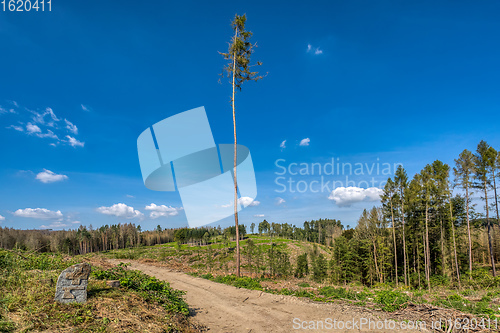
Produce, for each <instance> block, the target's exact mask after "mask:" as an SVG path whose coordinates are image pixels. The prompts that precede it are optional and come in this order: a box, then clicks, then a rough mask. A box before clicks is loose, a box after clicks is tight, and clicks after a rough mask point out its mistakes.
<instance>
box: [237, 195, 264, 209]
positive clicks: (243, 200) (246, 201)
mask: <svg viewBox="0 0 500 333" xmlns="http://www.w3.org/2000/svg"><path fill="white" fill-rule="evenodd" d="M238 203H239V204H240V205H243V207H247V206H258V205H260V201H257V200H254V199H252V198H250V197H241V198H239V199H238Z"/></svg>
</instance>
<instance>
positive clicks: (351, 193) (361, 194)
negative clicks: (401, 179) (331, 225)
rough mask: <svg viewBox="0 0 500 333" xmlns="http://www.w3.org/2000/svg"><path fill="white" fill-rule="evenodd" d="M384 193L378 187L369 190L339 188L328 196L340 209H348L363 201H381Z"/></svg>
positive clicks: (351, 187)
mask: <svg viewBox="0 0 500 333" xmlns="http://www.w3.org/2000/svg"><path fill="white" fill-rule="evenodd" d="M382 193H383V191H382V190H381V189H379V188H376V187H370V188H367V189H364V188H361V187H353V186H350V187H337V188H336V189H334V190H333V191H332V192H331V193H330V195H329V196H328V199H329V200H333V201H335V203H336V204H337V206H339V207H348V206H351V205H352V204H353V203H356V202H361V201H379V200H380V196H381V195H382Z"/></svg>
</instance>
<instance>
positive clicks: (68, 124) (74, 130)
mask: <svg viewBox="0 0 500 333" xmlns="http://www.w3.org/2000/svg"><path fill="white" fill-rule="evenodd" d="M64 122H65V123H66V129H67V130H68V131H70V132H71V133H73V134H78V127H76V126H75V125H74V124H73V123H72V122H71V121H69V120H68V119H64Z"/></svg>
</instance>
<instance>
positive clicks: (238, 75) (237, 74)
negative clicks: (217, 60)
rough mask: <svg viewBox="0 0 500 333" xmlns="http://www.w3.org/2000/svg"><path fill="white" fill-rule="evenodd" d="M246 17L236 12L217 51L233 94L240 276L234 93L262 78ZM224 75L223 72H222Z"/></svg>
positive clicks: (236, 198) (235, 215) (235, 218)
mask: <svg viewBox="0 0 500 333" xmlns="http://www.w3.org/2000/svg"><path fill="white" fill-rule="evenodd" d="M246 20H247V17H246V15H245V14H244V15H238V14H236V15H235V17H234V20H233V21H232V23H231V26H232V28H233V31H234V35H233V37H232V38H231V42H230V43H229V50H228V51H227V53H222V52H219V53H220V54H221V55H222V56H223V57H224V59H225V60H229V63H228V64H227V65H226V66H224V71H225V72H226V75H227V77H228V78H230V80H231V85H232V88H233V94H232V97H231V106H232V109H233V133H234V167H233V177H234V224H235V226H236V275H237V276H240V235H239V228H238V182H237V177H236V165H237V140H236V107H235V99H234V98H235V94H236V91H237V90H238V91H241V87H242V85H243V83H245V82H246V81H258V80H260V79H262V78H263V76H260V75H258V74H259V73H258V72H253V71H251V67H252V66H253V65H251V64H250V57H251V55H252V53H253V52H254V48H255V47H256V46H257V45H256V44H253V43H252V42H250V38H251V37H252V33H251V32H250V31H247V30H245V24H246ZM261 64H262V63H261V62H257V63H256V66H260V65H261ZM223 75H224V73H223Z"/></svg>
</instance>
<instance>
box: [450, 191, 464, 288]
mask: <svg viewBox="0 0 500 333" xmlns="http://www.w3.org/2000/svg"><path fill="white" fill-rule="evenodd" d="M450 218H451V230H452V233H453V252H454V253H455V268H456V269H457V281H458V289H462V285H461V283H460V269H459V268H458V258H457V243H456V241H455V223H454V222H453V209H452V206H451V195H450Z"/></svg>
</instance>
